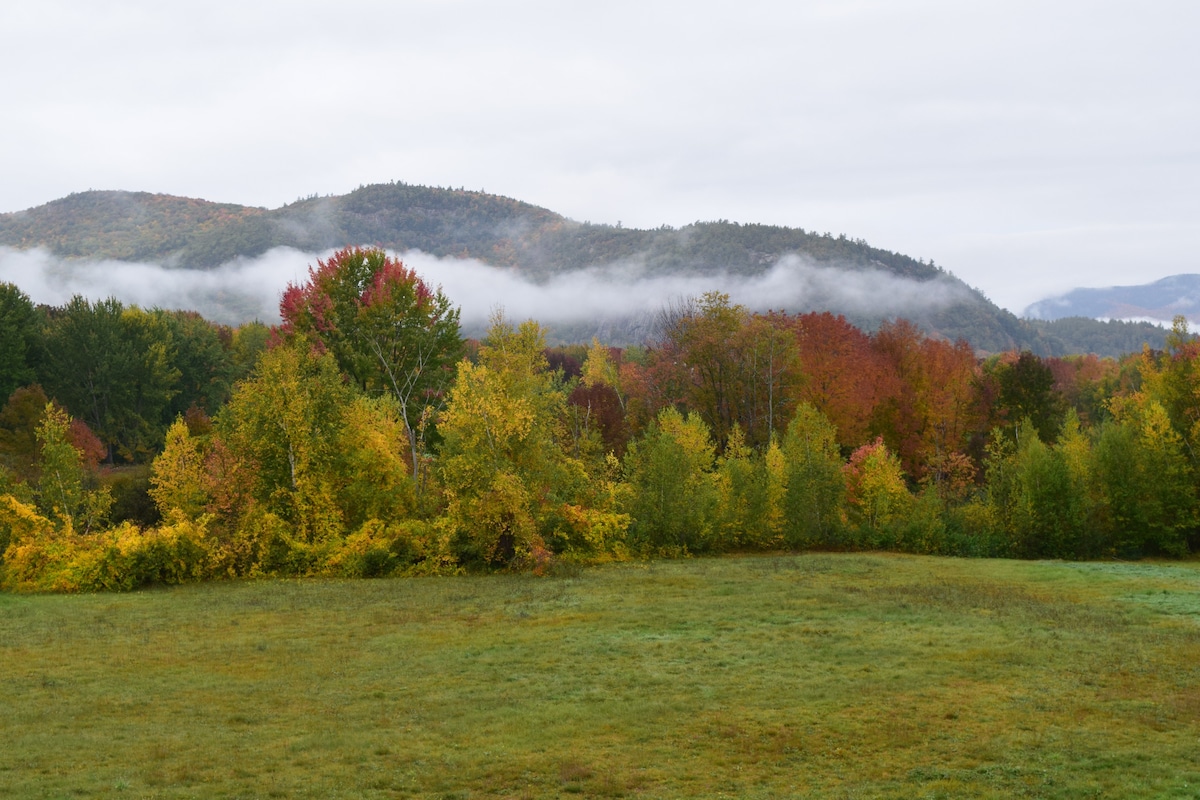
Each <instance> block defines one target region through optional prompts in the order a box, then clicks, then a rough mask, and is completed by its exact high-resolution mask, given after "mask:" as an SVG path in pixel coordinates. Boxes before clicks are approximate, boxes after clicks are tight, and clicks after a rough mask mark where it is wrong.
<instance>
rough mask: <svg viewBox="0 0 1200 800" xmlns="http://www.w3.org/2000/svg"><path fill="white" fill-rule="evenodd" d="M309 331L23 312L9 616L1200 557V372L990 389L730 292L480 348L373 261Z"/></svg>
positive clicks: (312, 310) (1161, 369)
mask: <svg viewBox="0 0 1200 800" xmlns="http://www.w3.org/2000/svg"><path fill="white" fill-rule="evenodd" d="M280 317H281V319H282V324H280V325H279V326H277V327H275V328H274V329H267V328H266V327H265V326H263V325H261V324H248V325H244V326H241V327H238V328H229V327H225V326H219V325H214V324H212V323H210V322H208V321H206V320H204V319H203V318H201V317H199V316H198V315H196V314H194V313H187V312H168V311H163V310H160V309H151V310H144V309H140V308H138V307H136V306H126V305H123V304H122V303H120V302H119V301H116V300H112V299H110V300H105V301H98V302H90V301H87V300H85V299H83V298H75V299H74V300H73V301H71V302H70V303H68V304H67V305H65V306H62V307H53V308H51V307H46V306H40V307H36V306H34V305H33V303H32V302H31V301H30V300H29V298H28V296H26V295H24V294H23V293H22V292H21V291H20V290H18V289H17V288H16V287H14V286H12V285H11V284H0V345H2V346H0V397H3V398H4V399H5V402H4V404H3V406H2V407H0V553H2V554H3V556H2V559H0V584H2V585H4V586H6V587H8V588H11V589H18V590H23V591H39V590H81V589H104V588H108V589H112V588H131V587H134V586H140V585H145V584H153V583H172V582H180V581H189V580H203V579H209V578H216V577H222V576H243V575H264V574H274V575H308V574H337V575H360V576H369V575H381V574H391V573H398V572H404V573H431V572H436V573H442V572H456V571H460V570H494V569H508V570H523V569H528V570H533V571H535V572H544V571H546V570H550V569H553V568H556V566H559V565H570V564H578V563H592V562H597V561H606V560H614V559H627V558H634V557H642V556H676V555H686V554H695V553H715V552H727V551H746V550H772V549H781V548H786V549H792V550H799V549H839V550H847V549H849V550H853V549H892V550H900V551H907V552H919V553H945V554H955V555H998V556H1011V557H1021V558H1046V557H1050V558H1097V557H1112V556H1117V557H1121V558H1133V557H1139V556H1142V555H1163V556H1179V555H1183V554H1186V553H1187V552H1189V550H1190V549H1192V548H1193V547H1194V546H1196V545H1197V544H1198V543H1200V538H1198V535H1200V463H1198V462H1197V453H1200V412H1198V411H1197V403H1196V398H1197V397H1198V396H1200V383H1198V380H1197V375H1198V374H1200V372H1198V369H1197V367H1198V365H1200V340H1198V339H1197V338H1196V337H1193V336H1192V335H1190V334H1189V333H1188V332H1187V329H1186V326H1185V325H1184V324H1183V322H1182V321H1179V322H1178V323H1177V325H1176V327H1175V328H1174V329H1173V330H1172V331H1171V333H1170V335H1169V336H1168V339H1167V342H1166V347H1165V349H1163V350H1160V351H1151V350H1148V349H1147V350H1144V351H1142V352H1139V353H1137V354H1133V355H1129V356H1126V357H1124V358H1122V359H1120V360H1116V359H1101V358H1097V357H1095V356H1066V357H1040V356H1038V355H1036V354H1034V353H1031V352H1029V351H1015V350H1013V351H1008V352H1005V353H1001V354H997V355H993V356H989V357H980V356H979V355H978V354H977V353H976V352H974V351H973V350H972V349H971V347H970V346H969V345H967V344H966V343H965V342H961V341H960V342H957V343H950V342H948V341H946V340H944V339H941V338H936V337H931V336H927V335H925V334H924V333H922V332H921V331H920V330H919V329H918V328H917V327H916V326H915V325H914V324H912V323H911V322H909V321H906V320H894V321H888V322H885V323H884V324H882V325H881V326H880V327H879V328H878V329H876V330H873V331H867V330H863V329H861V328H859V327H856V326H855V325H853V324H851V323H850V322H849V321H848V320H846V319H845V318H844V317H841V316H836V315H833V314H830V313H828V312H824V313H818V312H809V313H803V314H790V313H785V312H771V313H754V312H751V311H750V310H748V309H746V308H744V307H742V306H739V305H737V304H736V303H732V302H731V301H730V298H729V297H728V295H725V294H722V293H720V292H710V293H707V294H705V295H703V296H701V297H695V298H690V299H688V300H685V301H682V302H680V303H677V304H675V305H673V306H671V307H670V308H669V309H667V311H666V312H665V313H664V314H663V316H662V318H661V319H660V320H659V325H658V327H657V329H656V333H655V336H654V337H653V339H652V340H651V341H649V342H648V343H647V345H646V346H639V347H630V348H624V349H622V348H613V347H608V346H606V345H605V344H604V343H601V342H599V341H594V342H592V343H591V345H589V346H582V345H573V346H560V347H554V348H550V347H547V346H546V338H545V330H544V329H543V328H542V327H541V326H540V325H539V324H538V323H537V322H536V321H534V320H526V321H521V322H519V323H518V322H516V321H510V320H507V319H505V318H503V316H497V317H496V318H494V319H493V321H492V325H491V327H490V329H489V330H488V331H487V333H486V335H485V336H484V337H483V339H482V340H480V341H464V340H463V338H462V335H461V329H460V327H459V311H458V309H457V308H456V307H455V306H454V304H453V300H452V298H449V297H447V296H446V295H445V294H444V293H443V292H442V291H441V290H440V289H435V288H433V287H431V286H429V285H428V284H426V283H425V282H424V280H423V279H422V278H421V277H420V276H419V275H417V274H416V273H415V272H414V271H412V270H411V269H409V268H407V267H405V266H404V265H403V264H401V263H399V262H397V261H396V260H395V259H394V258H392V257H391V256H389V255H388V254H387V253H386V252H385V251H383V250H380V249H366V250H363V249H358V248H347V249H344V250H342V251H339V252H337V253H335V254H334V255H333V256H332V257H331V258H329V259H326V260H323V261H321V262H319V263H318V264H316V265H314V269H313V270H312V271H311V272H310V274H309V277H308V279H307V280H306V281H304V282H303V283H302V284H300V285H292V286H289V287H288V288H287V290H286V291H285V292H284V293H283V297H282V301H281V303H280Z"/></svg>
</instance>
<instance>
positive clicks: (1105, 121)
mask: <svg viewBox="0 0 1200 800" xmlns="http://www.w3.org/2000/svg"><path fill="white" fill-rule="evenodd" d="M1197 30H1200V3H1196V2H1195V0H1180V1H1179V2H1174V1H1172V0H1162V1H1161V2H1155V0H1147V1H1146V2H1142V3H1137V4H1135V3H1131V2H1128V0H1124V1H1123V2H1106V1H1105V0H1087V1H1086V2H1082V1H1080V2H1077V1H1076V0H1057V1H1053V0H1051V1H1050V2H1047V0H1041V1H1040V2H1025V0H1003V1H1002V2H989V1H986V0H974V1H972V2H962V0H930V1H929V2H920V1H919V0H890V1H888V2H866V1H864V2H855V0H836V1H832V2H805V1H804V0H792V2H756V1H755V0H742V1H741V2H723V3H709V2H696V1H695V0H692V1H691V2H653V0H638V2H621V1H619V0H610V1H609V2H605V3H586V4H584V3H565V2H561V0H559V1H558V2H497V1H496V0H491V1H490V2H486V1H483V0H479V1H475V0H463V1H462V2H456V1H455V0H427V1H425V2H412V1H409V2H403V1H396V0H378V1H372V0H338V2H336V3H335V2H324V1H323V0H314V1H312V2H303V0H288V2H262V0H253V1H252V2H251V1H250V0H237V2H230V1H227V0H205V2H202V3H200V2H174V3H164V2H160V1H159V0H155V1H154V2H105V0H60V1H58V2H56V1H55V0H38V2H36V3H35V2H27V3H16V2H13V3H3V4H0V74H3V75H4V76H5V81H4V92H3V95H2V97H3V100H4V106H3V107H4V114H5V118H4V121H5V124H4V125H0V211H16V210H19V209H23V208H28V207H31V206H36V205H40V204H42V203H45V202H48V201H50V200H53V199H56V198H58V197H62V196H64V195H66V194H69V193H70V192H74V191H83V190H87V189H126V190H134V191H150V192H165V193H170V194H176V195H185V196H191V197H202V198H205V199H209V200H216V201H224V202H235V203H243V204H247V205H260V206H266V207H276V206H279V205H281V204H283V203H286V202H290V201H293V200H295V199H297V198H298V197H302V196H307V195H310V194H341V193H344V192H347V191H349V190H351V189H354V188H355V187H357V186H359V185H360V184H367V183H378V182H384V181H389V180H400V181H405V182H408V183H419V184H427V185H434V186H455V187H458V186H464V187H466V188H472V189H484V190H486V191H488V192H493V193H497V194H503V195H508V196H511V197H516V198H519V199H521V200H525V201H527V202H531V203H535V204H537V205H541V206H545V207H547V208H550V209H553V210H555V211H558V212H560V213H563V214H565V215H567V216H569V217H572V218H574V219H577V220H581V221H582V220H591V221H593V222H606V223H613V224H615V223H617V222H618V221H620V222H622V223H623V224H624V225H626V226H627V227H629V226H636V227H657V226H659V225H662V224H670V225H676V226H678V225H684V224H687V223H689V222H693V221H696V220H712V219H730V220H736V221H740V222H769V223H776V224H781V225H790V226H799V227H803V228H806V229H809V230H816V231H818V232H824V231H830V232H833V233H835V234H836V233H845V234H847V235H848V236H851V237H854V238H863V239H866V240H867V241H869V242H870V243H871V244H873V245H875V246H877V247H883V248H886V249H889V250H896V251H900V252H903V253H907V254H909V255H912V256H915V257H918V258H925V259H933V260H934V261H936V262H937V263H938V264H939V265H941V266H944V267H946V268H947V269H949V270H951V271H952V272H954V273H955V274H956V275H958V276H959V277H961V278H963V279H964V280H966V281H967V282H968V283H970V284H972V285H974V286H977V287H979V288H980V289H982V290H984V292H985V293H987V294H988V296H989V297H991V298H992V299H993V300H995V301H996V302H998V303H1000V304H1001V305H1004V306H1007V307H1008V308H1011V309H1013V310H1014V311H1018V312H1019V311H1020V310H1022V309H1023V308H1024V307H1025V305H1026V304H1028V303H1030V302H1032V301H1034V300H1037V299H1039V298H1041V297H1043V296H1045V295H1047V294H1051V293H1055V292H1059V291H1063V290H1066V289H1069V288H1072V287H1074V286H1106V285H1112V284H1123V283H1124V284H1127V283H1141V282H1144V281H1149V280H1153V279H1157V278H1160V277H1163V276H1166V275H1170V274H1175V273H1181V272H1200V259H1198V258H1197V255H1196V254H1197V252H1200V88H1198V87H1197V76H1200V47H1197V46H1196V43H1195V37H1196V31H1197Z"/></svg>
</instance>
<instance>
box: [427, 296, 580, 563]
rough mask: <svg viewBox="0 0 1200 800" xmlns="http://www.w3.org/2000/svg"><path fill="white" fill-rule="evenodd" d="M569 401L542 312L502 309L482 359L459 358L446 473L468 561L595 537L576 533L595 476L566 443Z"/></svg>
mask: <svg viewBox="0 0 1200 800" xmlns="http://www.w3.org/2000/svg"><path fill="white" fill-rule="evenodd" d="M565 405H566V398H565V393H564V390H563V388H562V387H561V386H560V385H559V384H558V383H557V381H556V379H555V375H554V373H552V372H550V371H549V370H548V369H547V362H546V357H545V334H544V333H543V332H542V329H541V328H540V327H539V326H538V325H537V323H535V322H533V321H527V322H524V323H522V324H521V325H520V326H519V327H517V328H513V327H512V325H510V324H509V323H508V322H506V321H505V320H504V319H503V317H497V318H495V319H494V320H493V324H492V326H491V328H490V329H489V331H488V334H487V337H486V338H485V339H484V342H483V346H482V347H481V348H480V351H479V363H478V364H471V363H470V362H469V361H465V360H464V361H462V362H460V363H459V365H458V379H457V380H456V381H455V384H454V386H453V388H452V389H451V390H450V393H449V399H448V402H447V404H446V410H445V411H444V412H443V413H442V415H441V418H440V421H439V428H438V429H439V432H440V433H441V435H442V437H443V443H442V450H441V455H440V458H439V459H438V475H439V477H440V480H441V483H442V487H443V490H444V492H445V495H446V500H447V508H446V516H445V520H446V523H447V524H448V526H449V527H450V530H451V537H452V539H451V541H452V546H453V548H454V550H455V552H456V553H457V555H458V556H459V558H460V560H461V561H463V562H464V563H468V564H470V563H476V564H482V565H490V566H507V565H511V564H519V563H521V562H525V561H529V560H531V559H532V560H533V561H537V559H539V558H542V557H543V556H545V555H546V554H548V552H549V551H550V550H559V551H561V550H568V549H572V548H573V547H584V546H592V545H594V542H590V543H589V542H585V541H584V540H585V539H586V538H587V537H586V536H582V535H579V536H576V535H575V534H579V533H581V527H584V528H586V527H588V524H589V520H588V518H587V515H586V514H584V515H582V516H581V515H580V511H581V510H582V509H586V508H587V506H588V503H587V502H585V501H584V498H585V496H586V495H587V494H588V491H587V490H588V485H589V481H588V476H587V473H586V470H585V469H584V467H583V465H582V464H581V463H580V462H579V461H578V460H577V459H575V458H572V457H570V456H568V455H567V452H566V450H565V447H564V446H565V445H566V444H567V442H568V441H569V434H568V431H567V427H566V425H565V424H564V416H565Z"/></svg>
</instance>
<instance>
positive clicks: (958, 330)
mask: <svg viewBox="0 0 1200 800" xmlns="http://www.w3.org/2000/svg"><path fill="white" fill-rule="evenodd" d="M347 245H375V246H381V247H385V248H388V249H390V250H395V251H399V252H406V251H410V250H419V251H422V252H425V253H428V254H430V255H433V256H438V257H454V258H471V259H476V260H478V261H481V262H483V263H486V264H489V265H491V266H494V267H500V268H506V269H511V270H514V271H516V272H518V273H520V274H521V275H523V276H525V277H526V278H528V279H529V280H532V281H535V282H536V281H546V280H549V279H552V278H554V277H556V276H562V275H567V274H571V273H574V272H578V271H581V270H585V269H589V268H594V267H602V266H611V265H616V264H634V265H636V267H637V269H638V270H639V272H640V273H641V274H643V275H647V276H659V275H700V276H713V277H714V280H716V279H717V278H718V277H722V278H729V277H730V276H732V277H745V276H760V275H763V274H765V273H767V272H768V271H769V270H770V269H772V268H773V267H774V266H775V265H777V264H778V263H780V261H781V260H782V259H784V258H787V257H792V256H795V257H798V258H802V259H804V260H805V262H806V263H811V264H813V265H816V266H818V267H832V268H835V269H837V270H844V271H847V272H857V271H869V270H875V271H878V272H881V273H889V274H891V275H893V276H896V277H897V278H900V279H903V280H909V281H915V282H918V283H929V282H933V281H937V282H939V283H940V284H952V285H955V286H957V287H959V289H961V293H960V294H961V297H959V299H958V300H957V301H956V302H954V303H953V304H950V305H946V306H944V307H937V306H935V305H930V306H929V308H928V309H926V310H925V311H917V312H914V313H906V314H905V316H907V317H909V318H912V319H913V321H914V322H916V323H917V324H918V325H919V326H921V327H922V329H924V330H925V331H926V332H927V333H929V334H930V335H935V336H940V337H944V338H947V339H951V340H955V339H959V338H962V339H965V340H967V341H968V342H970V343H971V345H972V346H973V347H975V348H976V349H977V350H979V351H981V352H985V353H986V352H998V351H1001V350H1008V349H1018V348H1023V349H1030V350H1033V351H1034V352H1038V353H1041V354H1047V355H1049V354H1061V353H1063V352H1068V351H1071V350H1072V349H1079V348H1078V346H1077V343H1075V342H1071V341H1065V340H1063V339H1062V337H1061V336H1059V335H1057V334H1056V333H1055V332H1054V329H1053V327H1045V326H1043V327H1041V328H1037V327H1034V326H1031V325H1029V324H1027V323H1025V322H1023V321H1022V320H1020V319H1018V318H1017V317H1016V316H1014V315H1013V314H1011V313H1010V312H1008V311H1006V310H1004V309H1001V308H999V307H998V306H996V305H995V304H994V303H992V302H991V301H990V300H988V299H987V298H986V297H985V296H984V295H983V294H982V293H981V292H979V291H978V290H977V289H974V288H972V287H970V286H968V285H967V284H966V283H964V282H962V281H961V280H959V279H958V278H956V277H954V276H953V275H952V274H950V273H948V272H947V271H945V270H943V269H942V268H940V267H938V266H935V265H934V264H933V263H932V262H929V263H926V262H925V261H923V260H917V259H914V258H912V257H910V256H907V255H904V254H901V253H895V252H892V251H888V250H884V249H882V248H876V247H873V246H871V245H869V244H868V243H867V242H865V241H863V240H861V239H851V238H848V237H847V236H845V235H844V234H842V235H839V236H833V235H831V234H829V233H821V234H817V233H815V232H811V231H806V230H805V229H803V228H789V227H784V226H777V225H764V224H759V223H737V222H729V221H727V220H717V221H712V222H695V223H692V224H690V225H685V226H683V227H680V228H673V227H669V226H662V227H660V228H656V229H638V228H624V227H622V226H620V225H619V224H618V225H616V226H613V225H605V224H592V223H589V222H577V221H575V220H571V219H568V218H567V217H565V216H563V215H561V214H558V213H556V212H553V211H551V210H549V209H545V208H542V207H540V206H536V205H533V204H530V203H525V202H522V201H520V200H516V199H513V198H508V197H501V196H498V195H490V194H486V193H483V192H476V191H469V190H463V189H443V188H435V187H425V186H414V185H410V184H405V183H397V182H392V183H386V184H372V185H368V186H360V187H359V188H358V189H355V190H354V191H352V192H349V193H347V194H344V195H327V196H323V197H316V196H314V197H309V198H305V199H300V200H297V201H296V202H293V203H288V204H285V205H283V206H280V207H279V208H276V209H266V208H262V207H255V206H242V205H238V204H234V203H216V202H212V201H207V200H201V199H196V198H186V197H177V196H173V195H163V194H152V193H147V192H125V191H96V190H89V191H87V192H79V193H74V194H71V195H68V196H67V197H64V198H60V199H58V200H54V201H51V202H49V203H46V204H44V205H41V206H37V207H35V208H31V209H26V210H24V211H18V212H11V213H7V214H0V246H8V247H12V248H15V249H21V250H28V249H32V248H35V247H40V248H44V249H46V250H48V251H49V252H51V253H53V254H55V255H56V256H59V257H62V258H67V259H113V260H118V261H131V262H149V263H156V264H160V265H163V266H166V267H170V268H174V269H201V270H207V269H212V268H215V267H217V266H220V265H222V264H225V263H228V262H231V261H233V260H234V259H238V258H254V257H257V256H260V255H262V254H264V253H266V252H268V251H269V250H271V249H273V248H277V247H291V248H295V249H297V250H301V251H305V252H323V251H327V250H330V249H334V248H339V247H344V246H347ZM714 288H720V287H718V286H714ZM785 310H789V311H801V310H831V311H834V312H835V313H836V312H839V311H843V310H844V309H839V308H836V307H835V308H815V309H814V308H789V309H785ZM890 316H895V314H891V315H889V314H886V313H883V314H874V315H871V314H865V315H864V314H859V315H857V316H855V315H854V314H852V313H847V317H848V318H851V321H853V322H855V323H856V324H859V325H860V326H863V327H866V328H871V327H874V326H877V325H878V324H879V323H880V322H882V321H883V320H884V319H887V318H889V317H890ZM1097 324H1099V323H1097ZM585 327H586V326H585ZM1147 327H1148V328H1151V327H1152V326H1147ZM585 334H586V331H584V330H583V329H582V328H581V329H580V331H579V333H578V334H577V335H580V336H583V335H585ZM1078 334H1079V326H1078V325H1076V326H1075V332H1074V333H1072V334H1071V336H1072V337H1074V338H1077V337H1078ZM1147 334H1148V335H1151V336H1152V335H1153V332H1152V330H1148V331H1147ZM1083 349H1085V350H1086V349H1087V348H1083Z"/></svg>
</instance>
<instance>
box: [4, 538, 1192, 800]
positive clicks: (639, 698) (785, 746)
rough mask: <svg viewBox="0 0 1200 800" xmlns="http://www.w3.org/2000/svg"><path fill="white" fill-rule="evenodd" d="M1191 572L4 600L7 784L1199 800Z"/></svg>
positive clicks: (136, 789)
mask: <svg viewBox="0 0 1200 800" xmlns="http://www.w3.org/2000/svg"><path fill="white" fill-rule="evenodd" d="M1193 787H1200V566H1197V565H1193V564H1188V563H1177V564H1161V563H1144V564H1062V563H1027V562H1012V561H987V560H958V559H946V558H924V557H906V556H896V555H877V554H871V555H828V554H813V555H800V556H764V557H745V558H725V559H712V560H692V561H663V562H653V563H635V564H622V565H615V566H611V567H604V568H594V569H587V570H584V571H583V572H582V573H581V574H579V575H578V576H576V577H569V578H535V577H530V576H523V575H522V576H509V575H494V576H486V577H464V578H421V579H407V580H381V581H355V582H341V581H316V580H314V581H286V582H284V581H263V582H245V583H224V584H209V585H201V586H191V587H185V588H179V589H170V590H161V591H150V592H142V593H137V594H128V595H89V596H75V597H66V596H56V597H17V596H11V595H0V797H89V796H104V797H130V798H133V797H380V798H385V797H408V796H420V797H455V798H468V797H470V798H482V797H555V796H610V797H621V796H625V797H697V796H703V797H723V796H728V797H762V798H775V797H786V796H801V797H808V796H816V797H963V796H982V797H1012V796H1029V797H1089V796H1101V797H1193V796H1200V788H1193Z"/></svg>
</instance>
